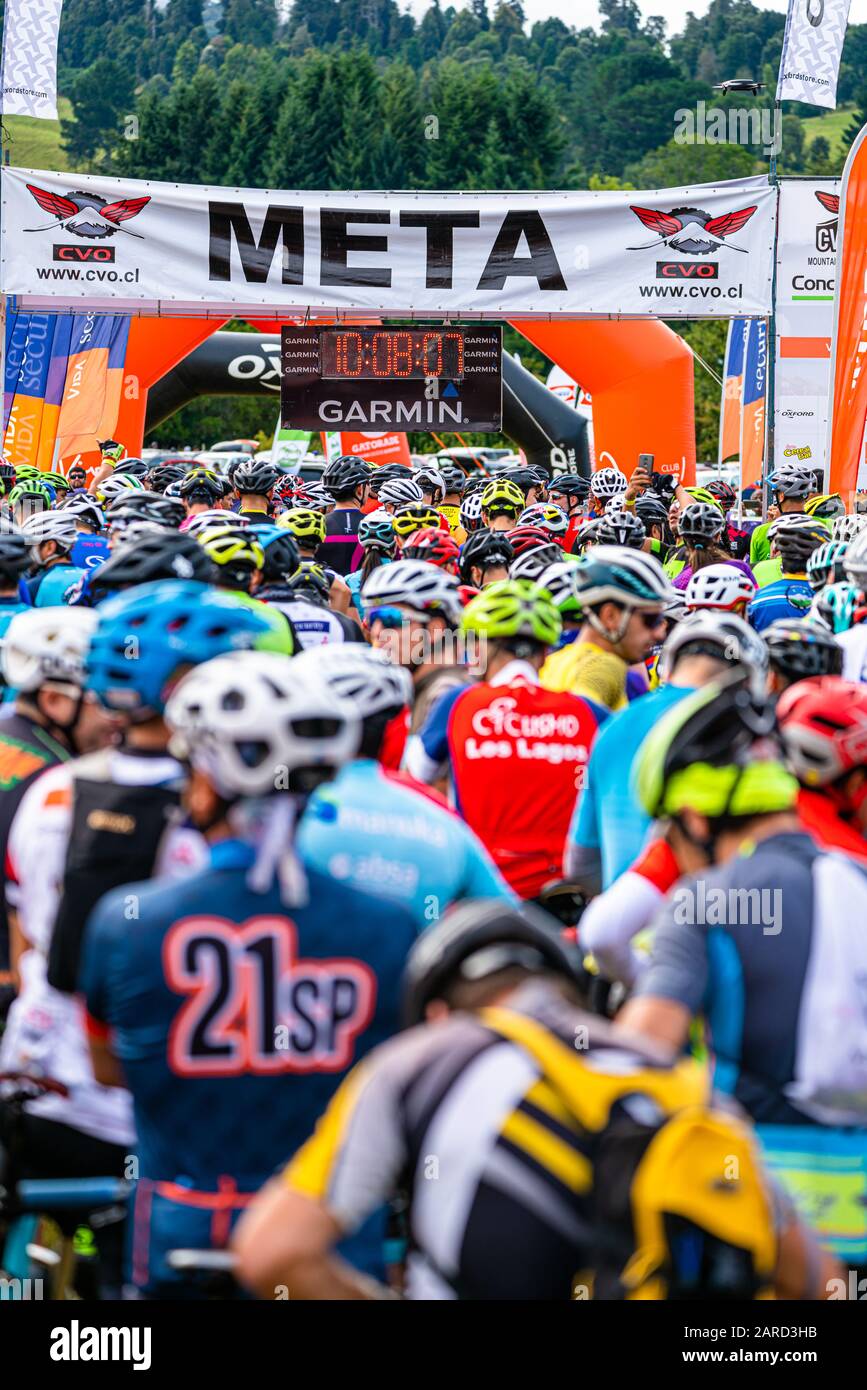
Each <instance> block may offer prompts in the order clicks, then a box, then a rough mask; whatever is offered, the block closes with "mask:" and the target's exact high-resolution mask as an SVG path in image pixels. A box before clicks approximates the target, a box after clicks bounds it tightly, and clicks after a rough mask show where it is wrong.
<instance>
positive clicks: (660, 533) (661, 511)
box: [566, 492, 674, 565]
mask: <svg viewBox="0 0 867 1390" xmlns="http://www.w3.org/2000/svg"><path fill="white" fill-rule="evenodd" d="M633 511H634V512H635V515H636V516H637V517H638V519H639V521H641V522H643V524H644V530H645V533H646V536H647V539H648V540H649V542H650V545H649V546H648V547H647V548H648V550H649V552H650V554H651V555H653V556H655V557H656V559H657V560H658V561H659V563H660V564H661V565H664V564H665V563H666V561H667V559H668V556H669V552H670V550H671V548H672V546H673V545H674V534H673V532H672V529H671V525H670V523H669V520H668V507H667V506H666V505H665V503H664V502H663V500H662V498H661V497H659V496H657V494H656V493H655V492H643V493H642V494H641V496H640V497H637V498H636V499H635V503H634V505H633ZM566 549H567V550H569V549H571V547H570V546H568V545H567V546H566Z"/></svg>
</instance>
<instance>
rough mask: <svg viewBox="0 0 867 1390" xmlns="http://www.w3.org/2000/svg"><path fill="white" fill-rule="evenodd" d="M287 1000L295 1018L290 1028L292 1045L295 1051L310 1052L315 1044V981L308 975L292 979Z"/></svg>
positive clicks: (316, 992)
mask: <svg viewBox="0 0 867 1390" xmlns="http://www.w3.org/2000/svg"><path fill="white" fill-rule="evenodd" d="M289 1002H290V1004H291V1006H292V1012H293V1013H294V1015H295V1020H296V1021H295V1026H294V1027H293V1029H292V1046H293V1048H294V1050H295V1051H296V1052H302V1053H303V1052H312V1051H313V1049H314V1048H315V1046H316V1027H317V1024H316V1018H315V1014H316V1006H317V1004H318V1002H319V988H318V986H317V983H316V981H315V980H311V978H310V977H309V975H302V976H301V977H300V978H299V979H294V980H293V981H292V984H291V987H290V989H289ZM305 1025H306V1026H305Z"/></svg>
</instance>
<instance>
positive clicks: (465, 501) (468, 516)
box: [460, 491, 482, 531]
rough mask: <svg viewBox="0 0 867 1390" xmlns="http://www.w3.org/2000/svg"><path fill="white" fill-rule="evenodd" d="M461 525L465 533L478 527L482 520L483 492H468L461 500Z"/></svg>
mask: <svg viewBox="0 0 867 1390" xmlns="http://www.w3.org/2000/svg"><path fill="white" fill-rule="evenodd" d="M460 519H461V525H462V526H463V528H464V530H465V531H472V530H473V528H474V527H476V526H478V525H479V523H480V522H481V519H482V494H481V492H478V491H477V492H468V493H467V494H466V496H465V497H464V498H462V500H461V510H460Z"/></svg>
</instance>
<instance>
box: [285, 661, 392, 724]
mask: <svg viewBox="0 0 867 1390" xmlns="http://www.w3.org/2000/svg"><path fill="white" fill-rule="evenodd" d="M292 667H293V670H295V671H300V672H301V673H302V674H305V673H306V672H307V671H308V670H309V671H310V672H311V673H312V674H313V676H314V677H315V678H316V679H317V680H323V681H325V682H326V684H327V685H328V686H330V688H331V689H332V690H333V691H334V693H335V695H337V696H338V697H339V698H340V699H341V700H348V701H349V703H350V704H351V705H352V706H353V708H354V709H355V710H356V712H357V713H358V715H359V716H360V717H361V718H362V719H369V718H370V717H371V716H372V715H375V714H384V713H386V712H387V711H388V710H395V709H402V708H403V707H404V706H405V705H411V704H412V701H413V684H412V677H411V676H410V674H409V672H408V671H406V670H405V669H404V668H403V666H395V665H394V664H393V663H392V662H391V661H389V660H388V659H387V658H386V657H385V656H384V655H383V654H382V653H381V652H378V651H376V650H374V648H373V647H368V646H365V645H363V644H362V643H360V642H342V643H337V644H336V643H330V644H325V645H324V646H321V647H310V648H308V650H307V651H305V652H301V653H300V654H299V655H298V656H296V657H294V658H293V661H292Z"/></svg>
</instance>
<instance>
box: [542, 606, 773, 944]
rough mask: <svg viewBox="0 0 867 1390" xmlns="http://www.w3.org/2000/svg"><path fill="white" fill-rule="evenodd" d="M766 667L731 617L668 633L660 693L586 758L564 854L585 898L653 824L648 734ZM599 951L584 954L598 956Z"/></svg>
mask: <svg viewBox="0 0 867 1390" xmlns="http://www.w3.org/2000/svg"><path fill="white" fill-rule="evenodd" d="M767 665H768V654H767V651H766V650H765V644H764V642H763V641H762V639H761V637H759V636H758V635H757V634H756V633H755V632H753V630H752V628H750V627H748V626H747V624H746V623H745V622H744V620H743V619H742V618H739V617H737V616H736V615H735V614H734V613H717V612H708V611H704V612H701V613H694V614H692V615H691V616H690V617H688V618H685V619H684V621H683V622H680V623H678V624H677V625H676V626H675V627H674V629H673V630H672V632H670V633H669V635H668V637H667V638H666V641H665V645H664V646H663V648H662V655H661V657H660V662H659V676H660V682H661V684H660V686H659V688H658V689H657V690H653V691H651V692H650V693H649V694H648V695H645V696H643V698H642V699H640V700H634V701H633V702H632V704H630V705H629V706H627V708H626V709H624V710H621V711H620V713H619V714H616V715H614V716H613V718H611V719H610V720H609V721H608V723H607V724H606V726H605V728H604V729H602V730H601V732H600V735H599V738H598V740H597V742H596V744H595V745H594V747H593V750H592V752H591V754H590V762H589V765H588V768H587V775H586V778H585V782H584V793H583V795H582V796H581V798H580V799H579V802H578V806H577V808H576V812H575V817H574V819H573V821H572V825H571V827H570V829H569V838H568V843H567V852H566V875H567V877H568V878H570V879H574V880H575V881H576V882H578V883H580V885H581V887H582V888H583V890H584V892H585V893H587V894H588V895H589V894H591V893H598V892H599V891H600V888H602V889H605V888H609V887H610V885H611V884H612V883H613V882H614V880H615V879H616V878H619V876H620V875H621V874H622V873H624V872H625V871H626V870H627V869H628V868H629V866H630V864H631V863H632V861H633V860H634V859H635V858H636V857H637V856H638V855H639V853H640V852H641V847H642V845H643V844H644V841H645V839H646V837H647V832H648V830H649V828H650V820H649V818H648V816H647V813H646V812H645V810H644V807H643V806H642V805H641V803H640V802H639V800H638V798H637V797H636V794H635V786H634V783H633V777H632V768H633V764H634V761H635V758H636V756H637V754H638V750H639V748H640V747H641V745H642V743H643V742H644V740H645V738H646V737H647V735H648V734H649V733H650V731H651V729H653V728H654V726H655V725H656V724H657V723H658V722H659V720H660V719H661V718H662V717H663V715H664V714H665V713H666V712H667V711H668V710H669V709H670V708H671V707H672V706H673V705H676V704H678V703H679V702H680V701H681V700H683V699H685V698H686V696H687V695H689V694H691V693H692V692H693V691H694V690H697V689H699V688H700V687H702V686H705V685H708V684H709V683H710V682H711V681H713V680H717V679H718V678H719V677H720V676H721V675H723V674H724V673H725V672H726V671H727V670H729V669H730V668H732V667H736V668H738V669H739V670H741V671H747V672H749V671H753V672H755V673H756V674H757V675H758V676H759V677H763V676H764V673H765V672H766V671H767ZM583 928H584V923H583V922H582V932H583ZM583 939H584V938H583V936H582V940H583ZM602 944H603V943H596V944H593V945H591V946H589V949H590V950H592V951H594V953H595V952H596V951H597V945H602ZM607 945H608V943H607V941H606V942H605V943H604V946H606V947H607Z"/></svg>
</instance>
